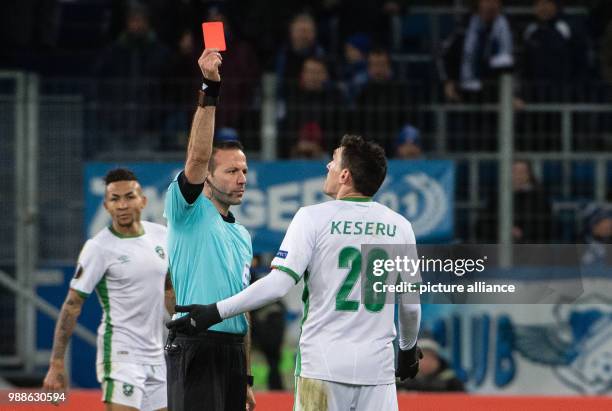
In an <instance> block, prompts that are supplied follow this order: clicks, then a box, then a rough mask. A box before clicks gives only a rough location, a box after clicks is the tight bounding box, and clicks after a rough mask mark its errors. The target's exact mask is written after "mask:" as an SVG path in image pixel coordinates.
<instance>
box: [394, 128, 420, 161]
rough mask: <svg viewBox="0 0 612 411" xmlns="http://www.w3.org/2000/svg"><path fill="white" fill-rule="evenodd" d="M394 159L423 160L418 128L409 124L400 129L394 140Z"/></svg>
mask: <svg viewBox="0 0 612 411" xmlns="http://www.w3.org/2000/svg"><path fill="white" fill-rule="evenodd" d="M395 158H397V159H401V160H415V159H421V158H423V150H422V148H421V131H420V130H419V129H418V128H416V127H414V126H412V125H410V124H406V125H405V126H404V127H402V129H401V130H400V132H399V133H398V134H397V138H396V140H395Z"/></svg>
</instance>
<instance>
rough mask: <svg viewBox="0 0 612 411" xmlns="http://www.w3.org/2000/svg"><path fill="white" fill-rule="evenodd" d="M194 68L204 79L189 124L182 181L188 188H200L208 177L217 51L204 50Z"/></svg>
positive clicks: (217, 83)
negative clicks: (192, 185) (197, 186)
mask: <svg viewBox="0 0 612 411" xmlns="http://www.w3.org/2000/svg"><path fill="white" fill-rule="evenodd" d="M198 65H199V66H200V70H202V74H203V75H204V84H203V85H202V90H201V91H200V100H201V101H200V104H198V108H197V109H196V112H195V115H194V116H193V122H192V123H191V132H190V133H189V144H188V146H187V160H186V162H185V177H187V180H188V181H189V183H191V184H203V183H204V180H205V179H206V176H207V174H208V162H209V160H210V155H211V153H212V141H213V135H214V130H215V104H216V100H217V98H218V96H219V87H220V84H221V76H220V75H219V66H220V65H221V54H220V53H219V51H218V50H217V49H205V50H204V52H203V53H202V55H201V56H200V58H199V59H198ZM206 102H209V103H210V104H206Z"/></svg>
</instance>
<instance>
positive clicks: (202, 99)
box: [198, 90, 219, 107]
mask: <svg viewBox="0 0 612 411" xmlns="http://www.w3.org/2000/svg"><path fill="white" fill-rule="evenodd" d="M218 102H219V97H212V96H209V95H207V94H206V92H205V91H202V90H199V91H198V106H200V107H215V106H216V105H217V103H218Z"/></svg>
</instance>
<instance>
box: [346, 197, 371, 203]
mask: <svg viewBox="0 0 612 411" xmlns="http://www.w3.org/2000/svg"><path fill="white" fill-rule="evenodd" d="M338 200H341V201H354V202H356V203H368V202H370V201H372V197H344V198H339V199H338Z"/></svg>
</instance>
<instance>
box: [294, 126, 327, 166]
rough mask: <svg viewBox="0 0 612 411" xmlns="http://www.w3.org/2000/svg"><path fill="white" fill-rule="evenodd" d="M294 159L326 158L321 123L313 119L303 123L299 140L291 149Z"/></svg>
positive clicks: (299, 132)
mask: <svg viewBox="0 0 612 411" xmlns="http://www.w3.org/2000/svg"><path fill="white" fill-rule="evenodd" d="M291 158H294V159H308V160H315V159H324V158H326V154H325V150H324V148H323V130H321V126H319V123H317V122H314V121H311V122H307V123H305V124H303V125H302V127H301V128H300V130H299V131H298V142H297V143H296V144H295V145H294V146H293V147H292V149H291Z"/></svg>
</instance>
